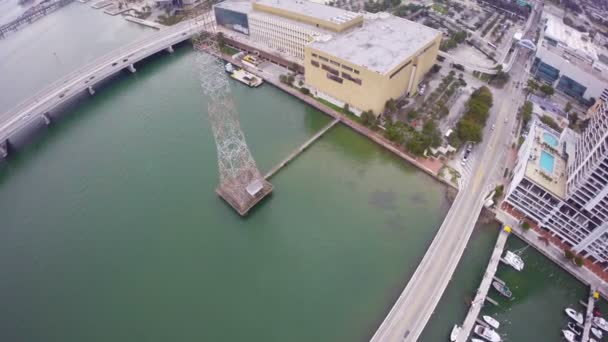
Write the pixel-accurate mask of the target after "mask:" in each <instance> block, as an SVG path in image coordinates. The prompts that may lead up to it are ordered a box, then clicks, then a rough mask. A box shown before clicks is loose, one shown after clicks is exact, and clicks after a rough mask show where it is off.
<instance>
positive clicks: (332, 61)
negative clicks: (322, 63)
mask: <svg viewBox="0 0 608 342" xmlns="http://www.w3.org/2000/svg"><path fill="white" fill-rule="evenodd" d="M329 63H331V64H333V65H335V66H337V67H339V66H340V63H338V62H336V61H334V60H331V59H330V60H329Z"/></svg>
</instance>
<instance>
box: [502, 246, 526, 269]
mask: <svg viewBox="0 0 608 342" xmlns="http://www.w3.org/2000/svg"><path fill="white" fill-rule="evenodd" d="M504 260H505V261H506V263H507V264H508V265H511V267H513V268H514V269H516V270H517V271H521V270H523V269H524V261H523V259H522V258H521V257H520V256H519V255H517V254H515V253H513V252H511V251H507V254H505V257H504Z"/></svg>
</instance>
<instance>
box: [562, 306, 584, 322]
mask: <svg viewBox="0 0 608 342" xmlns="http://www.w3.org/2000/svg"><path fill="white" fill-rule="evenodd" d="M564 311H566V315H568V317H570V318H571V319H572V320H573V321H574V322H576V323H578V324H580V325H583V323H584V322H585V320H584V319H583V314H582V313H580V312H576V310H574V309H572V308H566V310H564Z"/></svg>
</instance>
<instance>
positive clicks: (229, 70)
mask: <svg viewBox="0 0 608 342" xmlns="http://www.w3.org/2000/svg"><path fill="white" fill-rule="evenodd" d="M224 70H226V72H227V73H228V74H230V75H232V73H233V72H235V71H236V68H235V67H234V65H232V63H226V65H225V66H224Z"/></svg>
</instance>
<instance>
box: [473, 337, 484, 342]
mask: <svg viewBox="0 0 608 342" xmlns="http://www.w3.org/2000/svg"><path fill="white" fill-rule="evenodd" d="M471 342H486V341H485V340H482V339H480V338H472V339H471Z"/></svg>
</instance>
